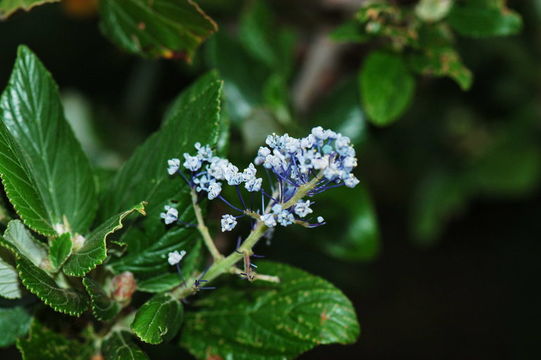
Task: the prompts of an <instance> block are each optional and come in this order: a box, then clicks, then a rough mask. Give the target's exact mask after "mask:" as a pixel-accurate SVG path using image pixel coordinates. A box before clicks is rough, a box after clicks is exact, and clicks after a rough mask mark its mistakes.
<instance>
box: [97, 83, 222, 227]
mask: <svg viewBox="0 0 541 360" xmlns="http://www.w3.org/2000/svg"><path fill="white" fill-rule="evenodd" d="M221 95H222V82H221V81H220V80H219V79H218V78H217V75H216V73H215V72H211V73H209V74H208V75H206V76H204V77H202V78H201V79H199V80H198V81H197V82H196V83H195V84H194V85H192V86H191V87H190V88H188V89H187V90H186V91H184V92H183V93H182V94H181V95H180V96H179V97H178V98H177V99H176V100H175V102H174V103H173V105H172V107H171V109H170V110H169V111H168V113H167V117H166V119H165V120H164V124H163V125H162V127H161V128H160V130H158V131H157V132H155V133H154V134H153V135H152V136H150V137H149V138H148V140H147V141H145V143H144V144H143V145H141V146H139V148H137V150H136V151H135V153H134V154H133V155H132V157H131V158H130V159H129V160H128V161H127V162H126V163H125V164H124V165H123V166H122V168H121V169H120V170H119V172H118V173H117V175H116V176H115V178H114V179H113V180H112V182H111V184H110V186H109V191H108V192H107V193H106V196H105V197H104V199H105V204H104V207H103V209H104V211H103V213H102V214H101V215H102V218H107V217H110V216H111V215H113V214H114V213H115V212H118V211H120V210H122V209H125V208H127V207H129V206H132V205H133V204H135V203H138V202H140V201H147V202H148V205H147V206H146V207H145V210H146V212H147V213H148V217H147V218H146V219H145V222H146V223H147V225H146V228H152V229H151V230H152V231H150V232H153V230H157V229H162V230H163V228H164V226H163V222H162V221H161V219H160V212H162V211H163V207H164V206H165V205H167V204H169V203H170V202H171V201H172V200H178V201H181V199H187V198H188V197H189V192H188V189H187V188H188V187H187V186H186V184H185V183H184V181H183V180H182V179H180V178H179V177H172V176H169V175H168V174H167V160H169V159H171V158H175V157H176V158H182V154H183V153H185V152H191V153H193V152H194V151H195V149H194V144H195V143H196V142H200V143H202V144H209V145H210V146H214V145H215V144H216V141H217V140H218V135H219V129H220V100H221Z"/></svg>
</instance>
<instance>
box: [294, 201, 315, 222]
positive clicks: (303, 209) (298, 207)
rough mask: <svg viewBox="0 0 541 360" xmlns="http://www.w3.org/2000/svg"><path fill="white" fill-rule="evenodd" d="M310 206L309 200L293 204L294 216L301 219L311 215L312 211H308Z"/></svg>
mask: <svg viewBox="0 0 541 360" xmlns="http://www.w3.org/2000/svg"><path fill="white" fill-rule="evenodd" d="M310 204H312V203H311V201H310V200H306V201H303V200H299V201H297V203H296V204H295V214H297V215H298V216H300V217H301V218H303V217H305V216H306V215H308V214H311V213H313V210H312V209H310Z"/></svg>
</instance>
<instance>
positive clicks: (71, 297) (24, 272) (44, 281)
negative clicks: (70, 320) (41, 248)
mask: <svg viewBox="0 0 541 360" xmlns="http://www.w3.org/2000/svg"><path fill="white" fill-rule="evenodd" d="M17 271H18V272H19V277H20V278H21V282H22V283H23V285H24V286H25V287H26V288H27V289H28V291H30V292H31V293H33V294H34V295H36V296H37V297H39V298H40V299H41V300H42V301H43V302H44V303H45V304H47V305H49V306H50V307H51V308H53V309H54V310H56V311H58V312H62V313H65V314H69V315H74V316H79V315H81V314H82V313H83V312H84V311H86V309H87V308H88V297H87V296H86V294H84V293H82V292H80V291H78V290H75V289H71V288H64V287H61V286H59V285H58V284H57V283H56V282H55V280H54V279H53V278H51V277H50V276H49V274H47V273H46V272H45V271H43V270H41V269H40V268H38V267H37V266H34V265H33V264H32V263H31V262H30V261H28V260H27V259H26V258H24V257H20V258H18V259H17Z"/></svg>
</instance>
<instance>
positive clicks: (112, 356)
mask: <svg viewBox="0 0 541 360" xmlns="http://www.w3.org/2000/svg"><path fill="white" fill-rule="evenodd" d="M101 350H102V352H103V355H105V358H106V359H107V360H127V359H129V360H148V359H149V357H148V356H147V354H145V353H144V352H143V351H142V350H141V349H140V348H139V346H137V345H136V344H135V343H134V342H133V340H132V335H131V334H130V333H129V332H127V331H113V332H112V333H111V335H110V336H109V337H108V338H106V339H105V341H104V342H103V345H102V347H101Z"/></svg>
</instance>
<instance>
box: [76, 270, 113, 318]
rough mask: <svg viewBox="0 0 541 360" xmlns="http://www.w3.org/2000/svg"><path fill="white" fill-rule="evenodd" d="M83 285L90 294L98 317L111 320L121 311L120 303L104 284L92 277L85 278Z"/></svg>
mask: <svg viewBox="0 0 541 360" xmlns="http://www.w3.org/2000/svg"><path fill="white" fill-rule="evenodd" d="M83 285H84V286H85V289H86V292H87V293H88V295H89V296H90V306H91V308H92V313H93V314H94V316H95V317H96V319H98V320H101V321H109V320H111V319H113V318H114V317H115V316H116V315H117V314H118V313H119V311H120V304H119V303H117V302H116V301H114V300H113V299H111V298H110V297H109V296H107V294H106V293H105V291H104V290H103V288H102V286H100V284H98V283H97V282H96V281H95V280H93V279H91V278H84V279H83Z"/></svg>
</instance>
